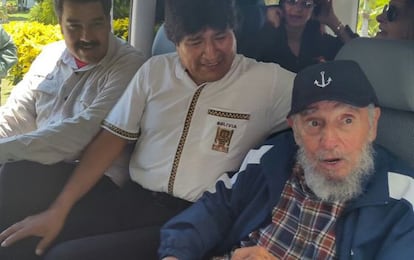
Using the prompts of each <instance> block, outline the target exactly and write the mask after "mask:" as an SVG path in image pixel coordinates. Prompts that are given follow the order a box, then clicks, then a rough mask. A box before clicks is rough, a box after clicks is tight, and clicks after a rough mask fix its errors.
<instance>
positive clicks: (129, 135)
mask: <svg viewBox="0 0 414 260" xmlns="http://www.w3.org/2000/svg"><path fill="white" fill-rule="evenodd" d="M102 126H104V127H105V128H108V130H109V131H112V132H114V133H115V134H118V135H120V136H122V137H125V138H126V139H133V140H136V139H138V136H139V134H138V133H130V132H127V131H125V130H122V129H120V128H118V127H117V126H115V125H113V124H111V123H109V122H107V121H105V120H104V121H103V122H102Z"/></svg>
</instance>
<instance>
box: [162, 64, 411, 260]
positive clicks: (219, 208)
mask: <svg viewBox="0 0 414 260" xmlns="http://www.w3.org/2000/svg"><path fill="white" fill-rule="evenodd" d="M379 117H380V108H379V107H378V100H377V97H376V95H375V92H374V90H373V88H372V86H371V84H370V82H369V81H368V79H367V78H366V76H365V74H364V73H363V71H362V70H361V68H360V67H359V65H358V64H357V63H355V62H353V61H333V62H327V63H324V64H318V65H314V66H311V67H308V68H306V69H304V70H302V71H301V72H299V73H298V75H297V76H296V78H295V83H294V88H293V93H292V104H291V110H290V112H289V114H288V117H287V120H288V123H289V125H290V126H291V127H292V130H293V132H292V131H288V132H285V133H281V134H279V135H277V136H275V137H273V138H272V139H269V140H268V141H267V142H265V143H264V144H263V145H262V146H261V147H259V148H258V149H254V150H251V151H250V152H249V153H248V155H247V156H246V158H245V161H244V163H243V165H242V167H241V169H240V171H239V172H238V173H237V174H236V175H235V176H234V177H233V179H232V183H224V182H218V183H217V185H216V190H215V191H211V192H206V193H205V194H204V196H203V197H202V198H201V199H200V200H199V201H198V202H197V203H195V204H194V205H192V206H191V207H190V208H188V209H187V210H186V211H184V212H183V213H181V214H180V215H178V216H176V217H175V218H173V219H172V220H170V221H169V222H168V223H167V224H166V225H165V226H164V227H163V229H162V230H161V246H160V248H159V256H160V258H161V259H164V260H167V259H171V260H172V259H180V260H187V259H204V258H206V257H212V256H219V257H218V258H216V259H233V260H236V259H271V260H274V259H364V260H366V259H413V257H414V247H413V246H412V241H414V212H413V202H414V181H413V176H414V171H413V170H412V169H410V168H409V167H408V166H406V164H405V163H404V162H402V161H400V160H399V159H397V158H396V157H395V156H393V155H392V154H390V153H389V152H388V151H387V150H386V149H385V148H383V147H381V146H379V145H376V144H373V142H374V140H375V138H376V134H377V123H378V119H379Z"/></svg>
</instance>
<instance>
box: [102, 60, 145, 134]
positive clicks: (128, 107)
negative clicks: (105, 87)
mask: <svg viewBox="0 0 414 260" xmlns="http://www.w3.org/2000/svg"><path fill="white" fill-rule="evenodd" d="M147 67H148V65H147V64H145V65H144V66H143V67H141V68H140V70H139V71H138V73H137V74H136V75H135V76H134V78H133V79H132V80H131V82H130V84H129V85H128V87H127V89H126V90H125V92H124V93H123V95H122V96H121V98H120V99H119V101H118V102H117V103H116V105H115V106H114V108H113V109H112V110H111V112H110V113H109V114H108V116H107V117H106V119H105V120H104V121H103V123H102V128H104V129H105V130H107V131H109V132H111V133H112V134H115V135H117V136H119V137H121V138H124V139H127V140H136V139H138V136H139V131H140V122H141V118H142V115H143V113H144V108H145V106H146V99H147V97H148V94H147V91H146V90H147V89H149V88H150V86H148V85H149V84H148V82H145V78H146V77H145V74H146V68H147Z"/></svg>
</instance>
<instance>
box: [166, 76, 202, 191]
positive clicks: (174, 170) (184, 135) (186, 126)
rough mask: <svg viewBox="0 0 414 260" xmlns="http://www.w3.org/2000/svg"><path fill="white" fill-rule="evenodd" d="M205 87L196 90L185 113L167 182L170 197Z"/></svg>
mask: <svg viewBox="0 0 414 260" xmlns="http://www.w3.org/2000/svg"><path fill="white" fill-rule="evenodd" d="M205 86H206V85H205V84H204V85H202V86H200V87H199V88H198V89H197V91H196V92H195V93H194V96H193V99H192V100H191V104H190V107H189V109H188V112H187V116H186V118H185V122H184V129H183V132H182V134H181V138H180V142H179V143H178V147H177V151H176V152H175V156H174V161H173V165H172V169H171V174H170V179H169V181H168V193H169V194H171V195H172V194H173V191H174V181H175V177H176V176H177V169H178V164H179V163H180V159H181V154H182V152H183V149H184V144H185V140H186V139H187V135H188V132H189V129H190V124H191V120H192V117H193V114H194V109H195V106H196V104H197V101H198V98H199V97H200V94H201V91H202V90H203V89H204V87H205Z"/></svg>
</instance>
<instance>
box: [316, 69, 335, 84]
mask: <svg viewBox="0 0 414 260" xmlns="http://www.w3.org/2000/svg"><path fill="white" fill-rule="evenodd" d="M321 77H322V82H321V83H319V81H318V80H317V79H315V81H314V82H313V84H315V85H316V86H318V87H320V88H324V87H326V86H328V85H329V84H331V82H332V78H331V77H328V79H327V80H326V81H325V71H321Z"/></svg>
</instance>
